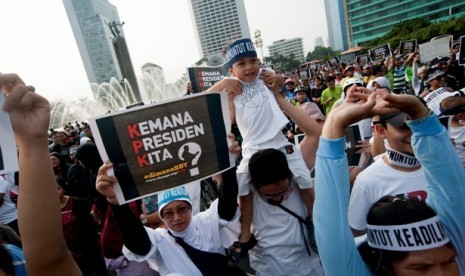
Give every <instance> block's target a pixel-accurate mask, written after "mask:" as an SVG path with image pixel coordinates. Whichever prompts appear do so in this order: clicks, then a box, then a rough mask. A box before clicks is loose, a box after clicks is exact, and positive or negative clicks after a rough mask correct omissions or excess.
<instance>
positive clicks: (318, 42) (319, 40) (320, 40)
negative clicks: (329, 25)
mask: <svg viewBox="0 0 465 276" xmlns="http://www.w3.org/2000/svg"><path fill="white" fill-rule="evenodd" d="M315 47H325V43H324V42H323V38H322V37H321V36H319V37H317V38H315Z"/></svg>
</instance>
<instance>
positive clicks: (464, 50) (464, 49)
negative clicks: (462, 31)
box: [458, 36, 465, 65]
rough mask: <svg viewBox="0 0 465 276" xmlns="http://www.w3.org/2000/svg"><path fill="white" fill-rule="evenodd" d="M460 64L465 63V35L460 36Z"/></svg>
mask: <svg viewBox="0 0 465 276" xmlns="http://www.w3.org/2000/svg"><path fill="white" fill-rule="evenodd" d="M459 49H460V52H459V60H458V62H459V64H460V65H465V36H461V37H460V48H459Z"/></svg>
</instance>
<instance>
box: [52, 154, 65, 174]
mask: <svg viewBox="0 0 465 276" xmlns="http://www.w3.org/2000/svg"><path fill="white" fill-rule="evenodd" d="M50 156H55V157H56V158H58V160H60V165H59V166H58V168H56V167H54V168H53V171H54V173H55V175H57V174H61V175H66V174H67V173H68V168H69V166H68V164H67V163H66V158H65V157H64V156H63V155H61V153H59V152H52V153H50Z"/></svg>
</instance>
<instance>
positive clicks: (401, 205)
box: [358, 196, 436, 275]
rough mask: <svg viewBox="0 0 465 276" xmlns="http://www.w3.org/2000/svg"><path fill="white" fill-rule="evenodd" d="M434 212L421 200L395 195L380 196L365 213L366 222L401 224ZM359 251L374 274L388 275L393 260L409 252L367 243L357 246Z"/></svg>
mask: <svg viewBox="0 0 465 276" xmlns="http://www.w3.org/2000/svg"><path fill="white" fill-rule="evenodd" d="M434 216H436V212H435V211H434V210H433V209H431V207H429V206H428V205H426V203H425V202H423V201H418V200H411V199H405V198H400V197H395V196H384V197H382V198H380V199H379V200H378V201H377V202H376V203H375V204H373V206H371V208H370V210H369V211H368V214H367V224H371V225H401V224H409V223H413V222H417V221H422V220H426V219H429V218H432V217H434ZM358 249H359V253H360V255H361V257H362V259H363V260H364V261H365V263H366V264H367V266H368V267H369V268H370V270H371V271H372V272H373V274H374V275H389V273H388V272H389V270H390V269H391V267H392V263H393V262H394V261H401V260H402V259H404V258H405V257H406V256H407V255H408V253H409V252H400V251H391V250H384V249H377V248H372V247H370V246H369V245H368V243H364V244H362V245H361V246H359V248H358Z"/></svg>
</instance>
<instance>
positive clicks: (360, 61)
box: [355, 54, 368, 65]
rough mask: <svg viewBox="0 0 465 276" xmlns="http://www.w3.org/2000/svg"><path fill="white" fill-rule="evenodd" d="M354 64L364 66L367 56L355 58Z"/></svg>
mask: <svg viewBox="0 0 465 276" xmlns="http://www.w3.org/2000/svg"><path fill="white" fill-rule="evenodd" d="M355 62H356V63H357V64H358V65H365V64H367V63H368V54H364V55H359V56H356V57H355Z"/></svg>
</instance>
